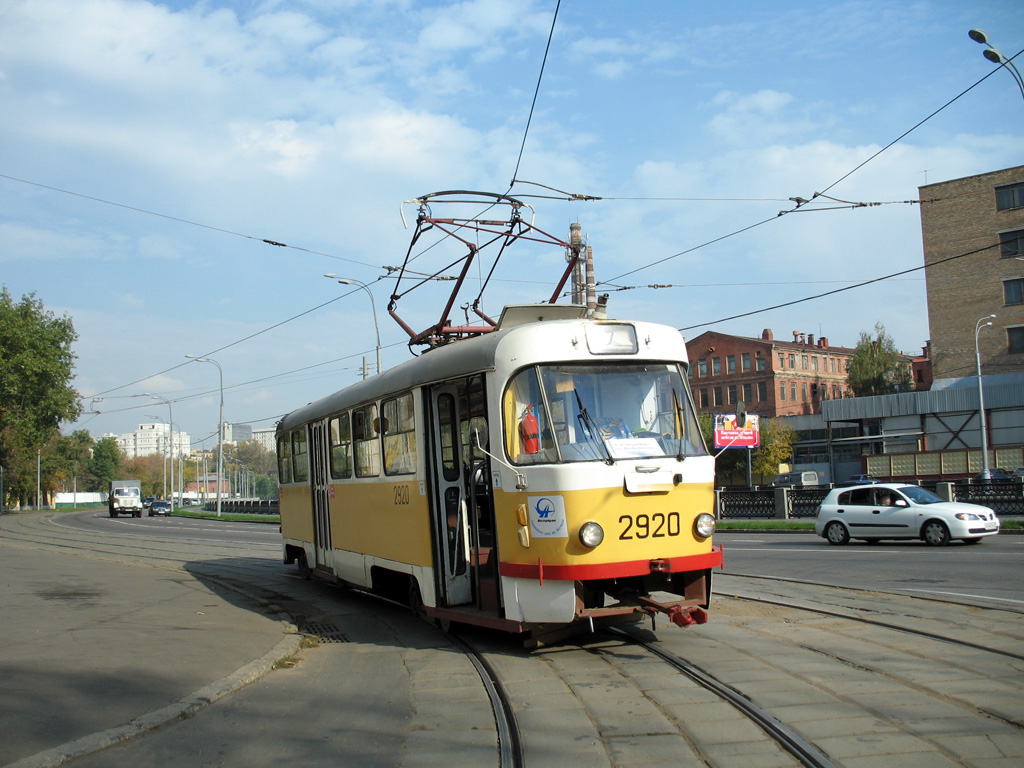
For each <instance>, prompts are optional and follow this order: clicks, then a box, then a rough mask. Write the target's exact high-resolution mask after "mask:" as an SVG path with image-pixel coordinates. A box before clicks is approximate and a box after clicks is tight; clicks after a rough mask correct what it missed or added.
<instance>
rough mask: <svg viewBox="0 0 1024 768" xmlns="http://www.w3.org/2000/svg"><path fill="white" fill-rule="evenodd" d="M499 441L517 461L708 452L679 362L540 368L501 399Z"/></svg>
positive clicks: (513, 382) (518, 378)
mask: <svg viewBox="0 0 1024 768" xmlns="http://www.w3.org/2000/svg"><path fill="white" fill-rule="evenodd" d="M504 411H505V413H504V421H505V444H506V450H507V451H508V455H509V458H510V459H511V460H512V461H513V462H514V463H516V464H539V463H559V462H574V461H606V462H614V461H616V460H619V459H632V458H653V457H660V456H679V457H683V456H701V455H706V454H707V449H706V448H705V446H704V439H703V437H702V436H701V433H700V428H699V427H698V425H697V418H696V414H695V413H694V410H693V405H692V402H691V400H690V396H689V392H688V390H687V388H686V384H685V381H684V379H683V375H682V372H681V370H680V368H679V366H678V365H675V364H667V363H645V364H637V363H592V364H573V365H568V364H553V365H539V366H534V367H532V368H526V369H524V370H522V371H520V372H519V373H518V374H516V375H515V377H514V378H513V379H512V380H511V381H510V382H509V386H508V389H507V390H506V392H505V398H504Z"/></svg>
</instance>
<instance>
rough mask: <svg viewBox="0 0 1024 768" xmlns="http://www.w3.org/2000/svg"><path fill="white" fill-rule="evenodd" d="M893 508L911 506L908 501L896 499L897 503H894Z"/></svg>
mask: <svg viewBox="0 0 1024 768" xmlns="http://www.w3.org/2000/svg"><path fill="white" fill-rule="evenodd" d="M893 506H894V507H909V506H910V505H909V504H908V503H907V500H906V499H896V501H894V502H893Z"/></svg>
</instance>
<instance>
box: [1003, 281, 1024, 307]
mask: <svg viewBox="0 0 1024 768" xmlns="http://www.w3.org/2000/svg"><path fill="white" fill-rule="evenodd" d="M1003 303H1004V304H1024V278H1020V277H1018V278H1017V279H1015V280H1003Z"/></svg>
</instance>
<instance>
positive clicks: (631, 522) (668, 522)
mask: <svg viewBox="0 0 1024 768" xmlns="http://www.w3.org/2000/svg"><path fill="white" fill-rule="evenodd" d="M619 522H620V523H622V524H623V528H622V533H620V534H619V538H620V539H661V538H664V537H666V536H678V535H679V533H680V530H681V529H680V519H679V513H678V512H669V513H668V514H667V515H666V514H662V513H661V512H655V513H654V514H653V515H621V516H620V517H619Z"/></svg>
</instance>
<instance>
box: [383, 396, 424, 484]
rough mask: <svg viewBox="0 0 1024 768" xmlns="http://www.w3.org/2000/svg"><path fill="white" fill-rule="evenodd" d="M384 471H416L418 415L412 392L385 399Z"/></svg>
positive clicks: (389, 472)
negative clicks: (415, 410)
mask: <svg viewBox="0 0 1024 768" xmlns="http://www.w3.org/2000/svg"><path fill="white" fill-rule="evenodd" d="M382 410H383V412H384V473H385V474H387V475H410V474H412V473H413V472H415V471H416V415H415V412H414V410H413V398H412V393H411V392H406V393H405V394H404V395H399V396H398V397H395V398H392V399H390V400H385V401H384V405H383V408H382Z"/></svg>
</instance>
